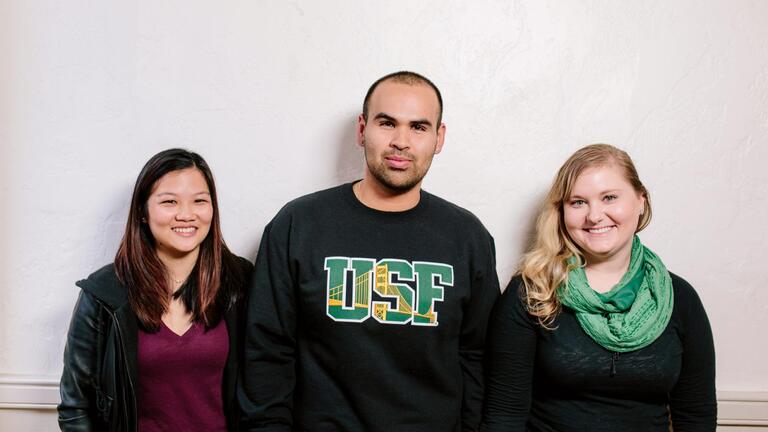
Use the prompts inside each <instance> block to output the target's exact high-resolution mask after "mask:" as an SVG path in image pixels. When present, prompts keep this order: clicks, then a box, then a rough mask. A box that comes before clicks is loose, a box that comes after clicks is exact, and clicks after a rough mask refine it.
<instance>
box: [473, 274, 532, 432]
mask: <svg viewBox="0 0 768 432" xmlns="http://www.w3.org/2000/svg"><path fill="white" fill-rule="evenodd" d="M520 283H521V279H520V278H519V277H515V278H513V279H512V281H511V282H510V283H509V286H507V289H506V290H505V291H504V294H502V295H501V297H500V298H499V300H498V301H497V302H496V305H495V306H494V308H493V312H492V313H491V319H490V321H489V323H488V347H487V351H486V355H487V357H488V360H487V363H486V364H487V368H488V371H487V375H486V397H485V405H484V407H483V408H484V409H483V422H482V426H481V428H480V430H481V431H484V432H497V431H498V432H501V431H504V432H515V431H521V432H522V431H525V430H526V429H525V425H526V422H527V420H528V413H529V411H530V407H531V392H532V390H531V389H532V383H533V367H534V360H535V357H536V342H537V332H536V328H535V323H534V322H533V321H532V320H531V318H529V316H528V313H527V312H526V311H525V309H524V306H523V302H522V299H521V298H520V295H519V286H520Z"/></svg>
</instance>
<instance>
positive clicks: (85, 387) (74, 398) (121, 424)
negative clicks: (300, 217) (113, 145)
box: [57, 259, 251, 432]
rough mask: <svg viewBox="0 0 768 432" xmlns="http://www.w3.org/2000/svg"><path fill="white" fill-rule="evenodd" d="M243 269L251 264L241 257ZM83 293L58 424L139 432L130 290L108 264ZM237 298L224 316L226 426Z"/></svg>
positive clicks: (231, 426)
mask: <svg viewBox="0 0 768 432" xmlns="http://www.w3.org/2000/svg"><path fill="white" fill-rule="evenodd" d="M239 261H240V264H241V266H242V268H243V271H244V272H245V271H249V270H250V265H251V264H250V263H249V262H248V261H246V260H244V259H239ZM77 286H79V287H80V288H81V289H82V291H81V292H80V296H79V297H78V299H77V304H76V305H75V310H74V312H73V314H72V321H71V322H70V325H69V333H68V335H67V345H66V348H65V350H64V371H63V373H62V375H61V384H60V387H59V388H60V392H61V404H59V406H58V407H57V408H58V412H59V427H60V428H61V430H62V431H110V432H135V431H136V428H137V409H136V390H137V387H138V372H137V366H136V362H137V361H136V357H137V343H138V322H137V319H136V315H135V314H134V313H133V311H132V310H131V308H130V306H129V305H128V294H127V290H126V289H125V287H123V286H122V285H121V284H120V282H119V281H118V279H117V275H116V274H115V270H114V266H113V265H112V264H110V265H107V266H105V267H103V268H101V269H99V270H98V271H96V272H95V273H93V274H91V275H90V276H89V277H88V278H87V279H85V280H81V281H78V282H77ZM243 303H244V302H237V304H235V303H234V302H233V304H232V306H230V309H229V310H228V311H227V312H226V313H225V315H224V321H225V322H226V324H227V332H228V333H229V355H228V356H227V363H226V366H225V368H224V376H223V382H222V396H223V398H224V413H225V416H226V420H227V429H228V430H231V431H233V430H236V429H237V422H238V417H239V410H238V407H237V401H236V398H235V388H236V386H235V384H236V379H237V372H238V353H239V352H240V349H239V348H240V347H241V346H242V345H241V341H242V331H241V329H242V313H241V310H242V308H241V307H240V305H242V304H243Z"/></svg>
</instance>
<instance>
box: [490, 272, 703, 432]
mask: <svg viewBox="0 0 768 432" xmlns="http://www.w3.org/2000/svg"><path fill="white" fill-rule="evenodd" d="M670 274H671V273H670ZM671 276H672V286H673V289H674V296H675V297H674V308H673V312H672V317H671V319H670V322H669V324H668V325H667V328H666V329H665V330H664V332H663V333H662V334H661V336H659V338H658V339H656V340H655V341H654V342H653V343H651V344H650V345H649V346H647V347H645V348H642V349H639V350H637V351H632V352H628V353H621V354H618V353H612V352H610V351H608V350H606V349H605V348H603V347H602V346H600V345H598V344H597V343H596V342H595V341H593V340H592V339H591V338H590V337H589V336H588V335H587V334H586V333H584V331H583V330H582V329H581V326H580V325H579V322H578V320H577V319H576V316H575V314H574V312H573V310H571V309H569V308H567V307H564V308H563V312H562V313H561V314H560V315H559V316H558V317H557V318H556V320H555V322H554V325H555V326H556V329H555V330H546V329H544V328H542V327H541V326H540V325H538V324H537V321H536V319H535V318H533V317H532V316H530V315H528V314H527V313H526V311H525V308H524V304H523V300H522V299H521V297H520V288H521V279H520V277H519V276H517V277H515V278H513V279H512V281H511V282H510V283H509V286H508V287H507V290H506V291H505V293H504V294H503V295H502V296H501V297H500V298H499V301H498V302H497V304H496V306H495V307H494V310H493V313H492V317H491V321H490V322H489V329H490V330H489V335H488V348H487V357H488V358H489V365H488V368H489V374H488V377H487V395H486V404H485V409H484V416H483V428H482V430H484V431H561V432H568V431H574V432H575V431H643V432H648V431H659V432H662V431H663V432H668V431H669V419H670V415H671V420H672V423H673V424H674V429H675V432H685V431H696V432H703V431H714V430H715V425H716V417H717V405H716V399H715V397H716V396H715V352H714V347H713V344H712V331H711V329H710V327H709V321H708V320H707V315H706V313H705V312H704V307H703V306H702V304H701V301H700V300H699V297H698V296H697V295H696V292H695V291H694V290H693V288H692V287H691V286H690V285H689V284H688V283H687V282H686V281H685V280H683V279H682V278H680V277H678V276H676V275H674V274H671Z"/></svg>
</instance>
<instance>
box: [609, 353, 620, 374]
mask: <svg viewBox="0 0 768 432" xmlns="http://www.w3.org/2000/svg"><path fill="white" fill-rule="evenodd" d="M617 361H619V353H617V352H615V353H613V354H612V355H611V378H613V377H615V376H616V362H617Z"/></svg>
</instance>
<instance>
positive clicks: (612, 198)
mask: <svg viewBox="0 0 768 432" xmlns="http://www.w3.org/2000/svg"><path fill="white" fill-rule="evenodd" d="M616 198H618V197H617V196H616V195H606V196H605V198H603V199H604V200H606V201H613V200H615V199H616Z"/></svg>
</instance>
